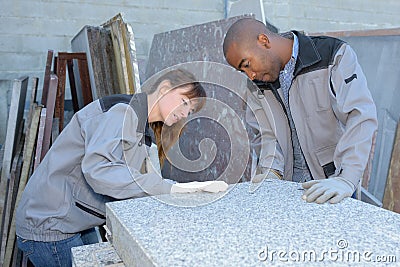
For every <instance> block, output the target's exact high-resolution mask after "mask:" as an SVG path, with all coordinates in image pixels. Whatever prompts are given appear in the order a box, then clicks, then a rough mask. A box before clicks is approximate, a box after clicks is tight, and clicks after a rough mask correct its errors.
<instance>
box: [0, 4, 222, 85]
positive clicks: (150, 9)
mask: <svg viewBox="0 0 400 267" xmlns="http://www.w3.org/2000/svg"><path fill="white" fill-rule="evenodd" d="M119 12H121V13H123V15H124V19H125V21H126V22H129V23H130V24H131V25H132V27H133V30H134V32H135V39H136V48H137V53H138V59H139V61H142V62H143V61H145V59H146V58H147V56H148V51H149V49H150V46H151V41H152V38H153V35H154V34H156V33H160V32H164V31H169V30H173V29H178V28H182V27H187V26H190V25H193V24H199V23H204V22H208V21H212V20H217V19H221V18H223V17H224V2H223V1H219V0H217V1H215V0H201V1H186V0H174V1H168V0H131V1H126V0H113V1H109V0H0V58H1V61H0V79H14V78H17V77H19V76H23V75H30V76H37V77H39V78H40V79H41V80H42V79H43V74H44V67H45V60H46V54H47V50H48V49H53V50H54V51H55V52H56V51H67V52H68V51H71V44H70V42H71V39H72V38H73V37H74V36H75V35H76V34H77V33H78V32H79V30H80V29H81V28H82V27H83V26H84V25H94V26H96V25H100V24H102V23H104V22H105V21H107V20H108V19H110V18H112V17H113V16H114V15H116V14H117V13H119ZM41 84H42V83H40V84H39V89H41V87H42V86H41Z"/></svg>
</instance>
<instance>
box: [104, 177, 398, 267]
mask: <svg viewBox="0 0 400 267" xmlns="http://www.w3.org/2000/svg"><path fill="white" fill-rule="evenodd" d="M251 192H253V193H251ZM301 196H302V190H299V185H298V184H296V183H294V182H288V181H280V180H274V181H264V182H263V183H261V184H260V185H259V187H258V188H256V190H254V188H250V184H249V183H240V184H237V185H235V186H232V187H231V188H230V189H229V190H228V192H227V193H219V194H207V193H196V194H175V195H163V196H158V197H146V198H139V199H131V200H125V201H118V202H112V203H108V204H107V205H106V209H107V212H106V214H107V227H108V228H109V229H110V231H111V232H112V243H113V246H114V248H115V249H116V250H117V252H118V254H119V255H120V257H121V259H122V260H123V261H124V263H125V265H126V266H219V267H220V266H265V265H273V266H287V265H297V266H304V265H307V266H323V265H330V266H333V265H334V266H349V265H352V266H368V265H370V266H384V265H385V264H389V265H391V266H396V261H397V262H398V261H400V246H399V244H400V231H399V230H400V215H399V214H397V213H394V212H391V211H388V210H384V209H382V208H378V207H375V206H372V205H370V204H367V203H364V202H361V201H358V200H355V199H349V198H348V199H345V200H343V201H342V202H341V203H339V204H335V205H331V204H322V205H319V204H315V203H306V202H305V201H304V200H302V198H301ZM393 262H394V263H393ZM397 265H398V263H397Z"/></svg>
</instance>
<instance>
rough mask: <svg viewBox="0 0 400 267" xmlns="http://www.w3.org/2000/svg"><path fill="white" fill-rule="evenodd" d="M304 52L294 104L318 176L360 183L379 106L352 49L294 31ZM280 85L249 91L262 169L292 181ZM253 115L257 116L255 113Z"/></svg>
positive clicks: (298, 127) (292, 95)
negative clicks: (334, 176) (274, 172)
mask: <svg viewBox="0 0 400 267" xmlns="http://www.w3.org/2000/svg"><path fill="white" fill-rule="evenodd" d="M294 33H295V34H296V35H297V37H298V40H299V54H298V58H297V62H296V66H295V70H294V78H293V81H292V85H291V87H290V91H289V106H290V110H291V114H292V117H293V121H294V124H295V126H296V130H297V134H298V137H299V142H300V146H301V150H302V152H303V153H304V157H305V159H306V162H307V165H308V167H309V169H310V172H311V175H312V178H313V179H324V178H327V177H329V176H332V175H339V174H340V176H342V177H343V178H345V179H347V180H349V181H350V182H351V183H352V184H354V185H355V186H356V185H357V184H358V182H359V181H360V179H361V177H362V175H363V172H364V170H365V168H366V164H367V161H368V157H369V153H370V150H371V145H372V139H373V135H374V133H375V131H376V130H377V115H376V107H375V104H374V101H373V99H372V96H371V93H370V91H369V90H368V87H367V81H366V78H365V75H364V74H363V72H362V69H361V67H360V65H359V63H358V61H357V57H356V54H355V53H354V51H353V49H352V48H351V47H350V46H349V45H348V44H346V43H345V42H343V41H341V40H338V39H335V38H331V37H323V36H320V37H309V36H305V35H303V34H300V33H298V32H294ZM279 87H280V86H279V84H278V85H277V86H276V85H272V84H270V86H269V87H268V90H264V91H263V92H262V93H261V92H260V91H254V90H253V92H252V93H249V95H248V104H249V107H250V108H251V109H252V110H253V112H250V111H249V110H248V112H247V121H248V123H249V125H250V126H252V127H253V129H255V132H256V137H255V138H254V140H253V142H254V143H255V144H256V145H255V147H256V149H258V150H257V151H258V155H259V161H258V169H259V170H261V172H265V171H266V170H267V169H269V168H275V169H278V170H280V171H281V172H283V174H284V177H283V178H284V179H285V180H292V174H293V147H292V140H291V132H290V131H291V130H290V127H289V123H288V119H287V116H286V114H285V112H286V110H285V109H284V107H283V103H282V99H283V96H282V92H281V90H280V88H279ZM253 113H254V114H253Z"/></svg>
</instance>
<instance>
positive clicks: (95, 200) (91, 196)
mask: <svg viewBox="0 0 400 267" xmlns="http://www.w3.org/2000/svg"><path fill="white" fill-rule="evenodd" d="M112 200H113V199H112V198H111V197H108V196H105V195H101V194H97V193H96V192H94V190H93V189H92V188H91V187H90V185H89V184H88V183H87V182H86V181H85V180H83V179H82V180H80V181H79V182H77V183H75V185H74V189H73V201H74V205H75V206H76V207H77V208H78V209H80V210H81V211H84V212H85V213H87V214H90V215H92V216H95V217H97V218H100V219H103V220H104V219H105V209H106V208H105V203H106V202H109V201H112Z"/></svg>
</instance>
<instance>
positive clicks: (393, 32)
mask: <svg viewBox="0 0 400 267" xmlns="http://www.w3.org/2000/svg"><path fill="white" fill-rule="evenodd" d="M308 35H314V36H315V35H327V36H332V37H339V38H340V37H349V36H387V35H400V28H393V29H374V30H355V31H332V32H314V33H308Z"/></svg>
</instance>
